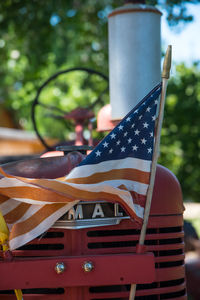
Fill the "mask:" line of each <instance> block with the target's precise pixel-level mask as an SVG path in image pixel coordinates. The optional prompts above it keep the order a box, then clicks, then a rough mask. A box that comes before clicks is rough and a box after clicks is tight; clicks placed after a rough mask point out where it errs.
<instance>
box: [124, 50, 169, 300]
mask: <svg viewBox="0 0 200 300" xmlns="http://www.w3.org/2000/svg"><path fill="white" fill-rule="evenodd" d="M171 52H172V47H171V45H169V46H168V48H167V51H166V54H165V59H164V63H163V72H162V91H161V98H160V107H159V115H158V120H157V128H156V135H155V145H154V152H153V158H152V167H151V177H150V183H149V188H148V191H147V200H146V205H145V212H144V220H143V225H142V229H141V233H140V237H139V245H138V246H139V247H138V248H137V249H138V251H137V252H138V253H139V252H140V249H141V248H142V246H143V245H144V241H145V235H146V228H147V224H148V220H149V214H150V209H151V200H152V194H153V187H154V181H155V176H156V166H157V161H158V157H159V146H160V134H161V128H162V121H163V115H164V106H165V96H166V90H167V83H168V79H169V77H170V69H171ZM135 293H136V284H131V290H130V294H129V300H134V299H135Z"/></svg>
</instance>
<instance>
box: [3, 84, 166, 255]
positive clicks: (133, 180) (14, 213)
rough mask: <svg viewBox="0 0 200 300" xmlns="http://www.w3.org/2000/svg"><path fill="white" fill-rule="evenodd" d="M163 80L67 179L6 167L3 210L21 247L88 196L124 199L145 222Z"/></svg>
mask: <svg viewBox="0 0 200 300" xmlns="http://www.w3.org/2000/svg"><path fill="white" fill-rule="evenodd" d="M161 86H162V85H161V83H160V84H158V85H157V86H156V87H155V88H154V89H153V90H152V91H151V92H150V93H149V94H148V95H147V96H146V97H144V99H143V100H142V101H141V102H140V103H139V104H138V105H137V106H136V107H135V108H134V109H133V110H131V112H130V113H129V114H128V115H127V116H125V118H124V119H123V120H122V121H121V122H120V123H119V124H118V125H117V126H116V127H115V128H114V129H113V130H112V131H111V132H110V133H109V134H108V135H107V136H106V137H105V138H104V139H103V140H102V141H101V142H100V143H99V144H98V145H97V147H96V148H95V149H94V150H93V151H92V152H91V153H90V154H89V155H88V156H87V157H86V158H85V159H84V160H83V161H82V162H81V163H80V164H79V165H78V166H77V167H75V168H74V169H73V170H72V171H71V172H70V173H69V174H68V175H67V176H66V178H65V179H64V180H59V179H37V178H35V179H30V178H24V177H18V176H13V175H9V174H7V173H5V171H4V169H3V167H2V168H0V174H1V176H2V178H1V179H0V211H1V212H2V214H3V216H4V218H5V220H6V222H7V225H8V227H9V230H10V236H9V244H10V249H11V250H13V249H16V248H18V247H20V246H22V245H24V244H25V243H27V242H29V241H31V240H32V239H34V238H35V237H37V236H38V235H40V234H42V233H43V232H45V231H46V230H48V229H49V228H50V227H51V226H52V225H53V224H54V223H55V222H56V221H57V220H58V219H59V218H60V217H61V216H62V215H63V214H64V213H66V212H67V211H68V210H69V209H70V208H71V207H73V206H74V205H75V204H77V203H78V202H79V201H80V200H82V201H96V200H105V201H110V202H118V203H119V204H120V205H121V206H122V207H123V208H124V209H125V210H126V211H127V212H128V214H129V215H130V216H131V217H132V218H134V219H135V220H136V221H137V222H140V223H141V222H142V219H143V214H144V207H145V201H146V194H147V190H148V187H149V181H150V174H151V164H152V155H153V148H154V136H155V123H156V119H157V114H158V106H159V97H160V94H161Z"/></svg>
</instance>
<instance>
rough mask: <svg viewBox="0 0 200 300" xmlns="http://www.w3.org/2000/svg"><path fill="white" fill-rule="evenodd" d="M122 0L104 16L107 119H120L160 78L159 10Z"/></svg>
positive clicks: (141, 2)
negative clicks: (107, 68) (108, 85)
mask: <svg viewBox="0 0 200 300" xmlns="http://www.w3.org/2000/svg"><path fill="white" fill-rule="evenodd" d="M144 2H145V1H126V3H125V5H124V6H122V7H119V8H117V9H115V10H114V11H113V12H111V13H110V15H109V16H108V26H109V28H108V29H109V80H110V103H111V119H112V121H117V120H120V119H122V118H123V117H124V116H125V115H126V114H127V113H128V112H129V111H130V110H131V109H132V108H133V107H134V106H135V105H136V104H137V103H138V102H139V101H140V100H141V99H142V98H143V97H144V96H145V95H146V94H147V93H148V92H149V91H150V90H151V89H152V88H153V87H154V86H155V85H156V84H157V83H158V82H159V81H160V78H161V68H160V61H161V34H160V19H161V15H162V14H161V12H160V11H159V10H158V9H156V8H155V7H153V6H149V5H145V4H144Z"/></svg>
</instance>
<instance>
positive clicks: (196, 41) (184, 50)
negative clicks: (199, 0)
mask: <svg viewBox="0 0 200 300" xmlns="http://www.w3.org/2000/svg"><path fill="white" fill-rule="evenodd" d="M187 7H188V12H189V13H190V14H191V15H193V18H194V19H193V21H192V22H190V23H186V24H185V25H183V24H181V26H175V27H172V28H171V27H169V25H168V24H167V21H166V17H165V15H163V16H162V18H161V38H162V45H164V49H165V48H167V45H172V60H173V63H181V62H184V63H186V64H187V65H191V64H192V62H193V61H197V60H200V4H198V5H194V4H189V5H187ZM180 27H181V30H180ZM164 49H163V50H164Z"/></svg>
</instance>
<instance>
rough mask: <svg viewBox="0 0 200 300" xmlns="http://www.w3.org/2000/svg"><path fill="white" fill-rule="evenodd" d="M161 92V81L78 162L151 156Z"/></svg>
mask: <svg viewBox="0 0 200 300" xmlns="http://www.w3.org/2000/svg"><path fill="white" fill-rule="evenodd" d="M160 93H161V83H160V84H158V85H157V86H156V87H155V88H154V89H153V90H152V91H151V92H150V93H149V94H148V95H147V96H146V97H144V99H143V100H142V101H141V102H140V103H138V105H136V106H135V108H133V109H132V110H131V111H130V112H129V113H128V114H127V115H126V117H125V118H124V119H123V120H122V121H121V122H120V123H119V124H118V125H117V126H116V127H115V128H114V129H113V130H112V131H111V132H110V133H109V134H108V135H107V136H106V137H105V138H104V139H103V140H102V141H101V142H100V143H99V144H98V145H97V147H96V148H95V149H94V150H93V151H92V152H91V153H90V154H89V155H88V156H87V157H86V158H85V159H84V160H83V161H82V162H81V163H80V164H79V166H81V165H87V164H88V165H89V164H97V163H100V162H103V161H107V160H117V159H123V158H126V157H134V158H139V159H144V160H152V155H153V146H154V133H155V121H156V119H157V108H158V104H159V96H160Z"/></svg>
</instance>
